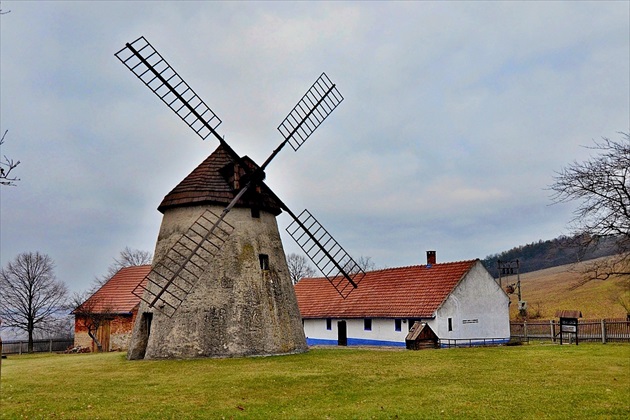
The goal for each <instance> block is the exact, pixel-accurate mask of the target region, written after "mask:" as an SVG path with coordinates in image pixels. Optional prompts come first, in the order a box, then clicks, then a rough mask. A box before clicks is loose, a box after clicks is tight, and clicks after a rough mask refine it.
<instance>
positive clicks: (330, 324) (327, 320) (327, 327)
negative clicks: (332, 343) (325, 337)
mask: <svg viewBox="0 0 630 420" xmlns="http://www.w3.org/2000/svg"><path fill="white" fill-rule="evenodd" d="M326 329H327V330H328V331H330V330H332V319H330V318H326Z"/></svg>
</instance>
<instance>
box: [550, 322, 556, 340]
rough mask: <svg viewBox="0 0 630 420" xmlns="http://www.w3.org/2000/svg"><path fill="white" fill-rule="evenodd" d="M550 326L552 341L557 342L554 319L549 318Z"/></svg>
mask: <svg viewBox="0 0 630 420" xmlns="http://www.w3.org/2000/svg"><path fill="white" fill-rule="evenodd" d="M549 326H550V327H551V342H552V343H555V342H556V329H555V328H554V327H555V325H554V322H553V319H550V320H549Z"/></svg>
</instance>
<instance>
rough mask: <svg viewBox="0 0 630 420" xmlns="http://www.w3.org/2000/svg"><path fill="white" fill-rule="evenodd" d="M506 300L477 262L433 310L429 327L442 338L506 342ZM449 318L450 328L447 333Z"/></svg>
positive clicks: (507, 327)
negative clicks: (434, 315)
mask: <svg viewBox="0 0 630 420" xmlns="http://www.w3.org/2000/svg"><path fill="white" fill-rule="evenodd" d="M509 302H510V299H509V297H508V296H507V295H506V294H505V292H504V291H503V290H502V289H501V288H500V287H499V285H498V284H497V282H496V281H495V280H494V279H493V278H492V276H491V275H490V273H488V271H487V270H486V269H485V268H484V267H483V265H482V264H481V262H479V261H478V262H477V263H476V264H475V265H474V266H473V267H472V269H471V270H470V272H469V273H468V275H466V277H465V278H464V279H463V280H462V281H461V282H460V283H459V284H458V285H457V286H456V287H455V289H454V290H453V292H452V293H451V294H450V295H449V296H448V297H447V298H446V300H445V301H444V303H443V305H442V306H441V307H440V308H438V310H437V311H436V319H435V321H436V322H434V323H430V326H431V328H432V329H433V331H435V333H436V334H437V336H438V337H440V339H441V340H444V339H456V340H461V339H500V340H502V341H505V342H507V341H509V338H510V314H509V306H508V305H509ZM449 318H450V319H451V328H452V330H451V331H449V321H448V320H449Z"/></svg>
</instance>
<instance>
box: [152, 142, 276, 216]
mask: <svg viewBox="0 0 630 420" xmlns="http://www.w3.org/2000/svg"><path fill="white" fill-rule="evenodd" d="M242 160H243V161H244V162H245V164H246V165H247V166H248V167H249V170H250V171H253V170H254V169H256V168H257V166H256V164H255V163H254V162H253V161H252V160H251V159H249V158H248V157H247V156H245V157H243V159H242ZM235 163H236V158H235V157H234V156H233V155H232V154H231V153H230V150H228V149H227V148H226V147H224V146H223V145H219V147H217V149H216V150H215V151H214V152H212V154H211V155H210V156H208V158H206V159H205V160H204V161H203V162H201V164H200V165H199V166H197V168H195V169H194V170H193V171H192V172H191V173H190V174H189V175H188V176H186V178H184V179H183V180H182V181H181V182H180V183H179V184H178V185H177V186H176V187H175V188H173V190H172V191H171V192H169V193H168V194H167V195H166V196H165V197H164V199H163V200H162V203H161V204H160V205H159V207H158V210H159V211H160V212H162V213H164V211H166V210H167V209H169V208H173V207H184V206H192V205H201V204H219V205H228V204H229V203H230V202H231V201H232V199H233V198H234V197H235V196H236V194H238V188H241V187H243V186H244V185H245V184H244V182H243V181H241V182H239V181H238V179H240V180H242V177H243V176H244V175H245V171H244V169H242V168H238V166H236V165H235ZM235 172H236V174H237V175H236V178H237V181H236V182H235V181H234V178H235V177H234V173H235ZM235 186H237V188H236V189H235ZM236 207H247V208H252V207H256V208H258V209H260V210H266V211H268V212H270V213H272V214H274V215H276V216H277V215H278V214H280V212H281V210H280V206H279V205H278V203H277V202H276V201H275V200H274V199H273V198H272V197H271V195H270V194H269V193H268V187H267V186H266V185H264V184H263V183H261V186H260V187H258V188H250V189H249V190H248V191H247V192H246V193H245V195H244V196H243V197H242V198H241V199H240V200H239V201H238V202H237V204H236Z"/></svg>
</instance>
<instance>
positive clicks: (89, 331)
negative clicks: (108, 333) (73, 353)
mask: <svg viewBox="0 0 630 420" xmlns="http://www.w3.org/2000/svg"><path fill="white" fill-rule="evenodd" d="M95 333H96V331H94V332H92V330H88V335H89V336H90V338H91V339H92V341H94V344H96V348H97V350H98V351H99V353H100V352H102V351H103V345H102V344H101V342H100V341H98V338H96V334H95Z"/></svg>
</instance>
